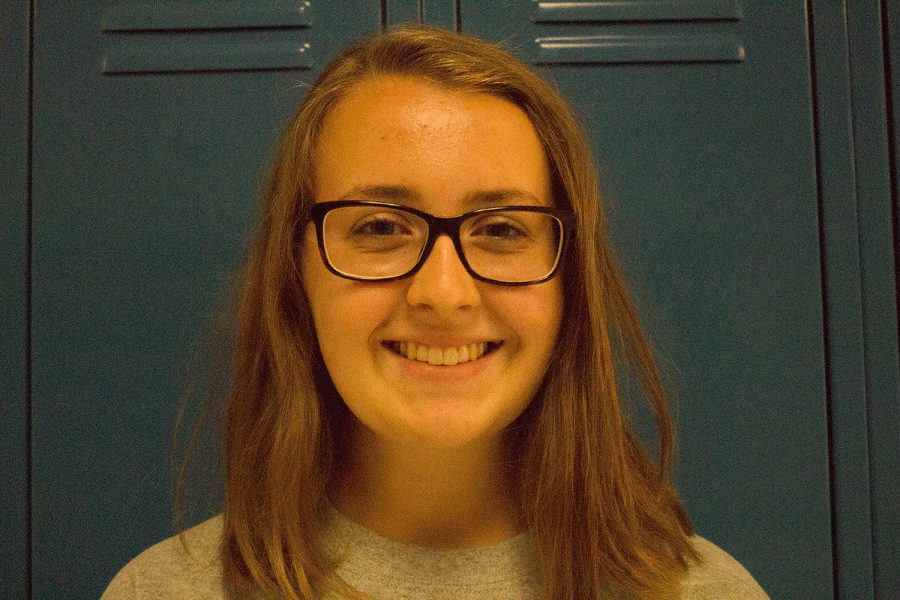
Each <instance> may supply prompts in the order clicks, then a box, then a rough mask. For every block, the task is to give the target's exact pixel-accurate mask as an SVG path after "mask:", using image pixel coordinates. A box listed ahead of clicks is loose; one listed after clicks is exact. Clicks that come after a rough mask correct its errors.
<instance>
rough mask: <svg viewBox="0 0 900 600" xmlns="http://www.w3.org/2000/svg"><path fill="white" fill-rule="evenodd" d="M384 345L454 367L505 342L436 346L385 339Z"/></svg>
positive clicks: (412, 357) (418, 358)
mask: <svg viewBox="0 0 900 600" xmlns="http://www.w3.org/2000/svg"><path fill="white" fill-rule="evenodd" d="M381 345H382V346H384V347H385V348H387V349H388V350H390V351H391V352H393V353H394V354H397V355H399V356H402V357H403V358H407V359H409V360H415V361H417V362H424V363H428V364H430V365H443V366H445V367H452V366H453V365H458V364H460V363H466V362H472V361H476V360H478V359H480V358H482V357H484V356H486V355H487V354H490V353H491V352H493V351H495V350H496V349H497V348H499V347H500V346H502V345H503V342H473V343H471V344H466V345H463V346H458V347H456V348H436V347H434V346H426V345H425V344H417V343H415V342H400V341H384V342H382V343H381Z"/></svg>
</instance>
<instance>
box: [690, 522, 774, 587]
mask: <svg viewBox="0 0 900 600" xmlns="http://www.w3.org/2000/svg"><path fill="white" fill-rule="evenodd" d="M691 541H692V543H693V545H694V548H695V549H696V550H697V553H698V554H699V555H700V561H699V562H698V563H697V564H694V565H691V567H690V568H689V569H688V572H687V576H686V578H685V580H684V585H683V586H682V591H681V595H680V596H679V600H768V599H769V597H768V596H767V595H766V593H765V592H764V591H763V589H762V588H761V587H760V585H759V584H758V583H757V582H756V580H755V579H753V576H752V575H750V573H748V572H747V569H745V568H744V567H743V566H741V564H740V563H739V562H738V561H736V560H735V559H734V558H733V557H732V556H731V555H730V554H728V553H727V552H725V551H724V550H722V549H721V548H719V547H718V546H716V545H715V544H713V543H712V542H710V541H708V540H705V539H703V538H701V537H699V536H694V537H693V538H691Z"/></svg>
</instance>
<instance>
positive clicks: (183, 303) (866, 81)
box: [0, 0, 900, 599]
mask: <svg viewBox="0 0 900 600" xmlns="http://www.w3.org/2000/svg"><path fill="white" fill-rule="evenodd" d="M18 4H20V5H21V6H17V7H16V8H17V10H18V11H19V12H17V13H13V12H12V8H10V7H8V6H6V5H3V7H2V8H0V14H2V15H3V16H4V23H9V24H10V25H9V26H8V27H7V28H5V29H4V30H3V31H2V32H0V35H2V40H0V41H2V48H3V61H2V65H0V89H2V93H3V96H2V97H3V99H4V102H5V104H4V112H3V113H2V120H0V126H2V131H0V135H2V136H3V140H4V143H5V145H4V148H5V151H4V153H3V155H2V160H3V163H2V164H3V177H2V179H0V193H2V196H0V201H2V205H0V206H2V212H0V215H2V219H3V226H4V235H3V237H0V245H2V250H3V256H2V257H0V261H2V262H0V277H2V278H3V281H2V283H3V287H2V289H0V299H2V300H3V306H4V312H3V313H2V315H3V321H2V323H3V328H2V332H0V333H2V338H0V344H2V345H0V349H2V350H0V356H2V358H3V363H4V371H3V373H4V375H3V379H2V381H0V386H2V387H0V393H2V395H3V397H2V398H0V401H2V403H3V404H2V412H0V444H2V446H0V450H2V454H0V460H2V464H0V477H2V480H0V481H2V489H0V499H2V500H3V502H2V505H3V508H2V510H3V511H4V512H3V513H2V514H3V518H2V522H0V536H2V537H0V557H2V563H3V564H2V566H0V569H2V571H0V592H2V595H3V596H4V597H22V598H27V597H32V598H35V599H38V598H40V599H43V598H85V597H87V598H90V597H97V596H98V595H99V593H100V592H101V591H102V589H103V587H104V586H105V584H106V583H107V582H108V580H109V578H110V577H111V576H112V574H113V573H114V572H115V571H116V570H117V569H118V568H119V567H121V566H122V565H123V564H124V562H125V561H127V560H128V559H129V558H131V557H132V556H133V555H134V554H136V553H137V552H138V551H139V550H141V549H143V548H144V547H146V546H148V545H149V544H151V543H153V542H155V541H158V540H159V539H161V538H162V537H165V536H167V535H169V534H170V533H171V531H172V528H171V501H170V489H171V481H170V470H169V460H170V455H171V431H172V426H173V423H174V418H175V413H176V411H177V404H178V399H179V397H180V395H181V392H182V390H183V387H184V383H185V381H186V380H187V367H186V360H187V358H189V357H190V351H191V350H192V349H193V347H194V344H195V342H196V340H197V338H198V336H199V333H200V331H201V330H202V328H203V327H204V326H205V325H206V324H207V323H208V321H209V318H210V316H211V314H212V312H213V310H214V307H215V304H216V302H217V300H218V298H219V292H220V290H221V288H222V286H223V284H224V283H225V282H226V280H227V279H228V277H229V275H230V273H231V269H232V267H233V265H234V263H235V261H236V260H237V258H238V256H239V255H240V252H241V250H242V249H243V244H244V242H245V232H246V229H247V227H248V224H249V223H250V222H251V221H252V218H253V212H254V208H255V203H256V193H255V192H256V187H257V185H258V178H259V176H260V174H261V165H263V163H264V162H265V158H266V156H267V153H268V150H269V148H270V146H271V144H272V143H273V141H274V138H275V136H276V135H277V130H278V128H279V126H280V124H281V123H283V121H284V120H285V119H286V118H287V116H288V115H289V114H290V112H291V111H292V109H293V107H294V106H295V104H296V103H297V102H298V101H299V100H300V99H301V98H302V96H303V88H302V85H303V82H308V81H310V80H311V78H312V77H314V75H315V73H316V72H317V70H318V69H319V68H320V67H321V65H322V64H323V63H324V62H325V61H327V59H328V58H330V57H331V56H332V55H333V54H334V52H336V51H337V49H339V48H340V47H342V46H343V45H344V43H345V42H346V41H347V40H348V39H350V38H352V37H355V36H356V35H357V34H360V33H363V32H366V31H373V30H376V29H377V28H378V27H379V26H380V25H381V24H384V23H388V24H390V23H398V22H408V21H417V20H424V21H426V22H430V23H434V24H438V25H441V26H444V27H450V28H452V27H456V28H458V29H461V30H462V31H466V32H469V33H473V34H475V35H478V36H481V37H484V38H486V39H490V40H495V41H501V42H503V43H505V44H506V45H507V47H508V48H509V49H510V50H512V51H513V52H515V53H517V54H519V55H520V56H521V57H523V58H524V59H526V60H528V61H531V62H533V63H534V64H536V65H537V66H538V68H539V70H541V71H542V72H543V73H545V74H546V75H547V76H548V77H549V78H551V79H552V80H553V81H555V82H556V84H557V85H558V87H559V88H560V89H561V91H562V92H563V93H564V94H565V95H566V96H568V97H569V98H571V99H572V100H573V101H574V103H575V105H576V108H577V110H578V111H579V112H580V114H581V115H582V116H583V118H584V121H585V125H586V128H587V130H588V133H589V135H590V137H591V139H592V142H593V145H594V148H595V150H596V152H597V154H598V157H599V159H600V162H601V165H602V167H603V176H604V182H605V184H606V189H607V192H608V194H609V196H610V198H611V217H612V220H613V223H614V225H615V232H616V234H617V241H618V243H619V246H620V247H621V249H622V254H623V256H624V257H627V259H626V260H627V262H626V263H625V264H624V267H625V270H626V273H627V275H628V278H629V280H630V282H631V284H632V288H633V289H634V291H635V292H636V295H637V296H638V299H639V302H640V304H641V305H642V306H643V307H644V308H645V311H644V312H645V315H646V316H647V325H648V328H649V329H650V330H651V332H652V334H653V335H654V337H655V339H656V340H657V346H658V348H659V350H660V353H661V355H662V356H663V358H664V362H665V365H666V366H668V368H669V371H670V379H671V380H672V382H673V383H672V389H673V391H674V392H675V395H676V396H677V399H678V426H679V432H680V434H681V451H680V457H681V460H680V463H679V468H678V473H677V477H678V481H679V483H680V485H681V489H682V493H683V496H684V499H685V502H686V503H687V506H688V508H689V510H690V511H691V513H692V516H693V518H694V520H695V523H696V525H697V527H698V530H699V532H700V533H701V534H703V535H705V536H707V537H709V538H711V539H712V540H713V541H715V542H717V543H719V544H720V545H722V546H723V547H725V548H726V549H727V550H729V551H730V552H732V553H733V554H735V555H736V556H737V557H738V558H739V559H740V560H741V561H742V562H743V563H744V564H745V565H746V566H747V567H748V568H749V569H750V570H751V572H753V573H754V574H755V575H756V576H757V578H758V579H759V580H760V582H761V583H762V584H763V586H764V587H765V588H766V589H767V591H768V592H769V593H770V595H771V596H772V597H773V598H780V597H785V598H799V597H803V598H825V597H835V598H857V597H876V598H894V597H898V595H900V583H898V579H897V577H898V575H897V573H900V562H898V555H900V544H898V543H897V540H898V539H900V525H898V523H900V506H898V504H897V502H896V498H897V494H898V490H900V469H898V462H897V457H898V454H897V453H896V447H897V444H898V442H900V393H898V370H900V366H898V359H897V317H896V315H897V304H896V302H897V294H896V285H897V282H896V275H895V264H896V263H895V261H896V260H897V259H896V255H897V229H898V224H897V208H896V195H897V187H898V185H897V183H896V181H897V169H896V158H895V155H896V131H895V130H896V123H897V116H896V114H897V111H898V109H897V98H898V97H900V94H898V93H897V92H896V91H895V90H894V89H893V86H895V85H896V82H897V81H898V80H900V77H898V75H897V65H898V64H900V57H898V53H897V48H898V45H897V40H898V39H900V35H898V33H897V32H898V31H900V30H898V21H897V19H898V16H900V15H898V14H897V10H896V8H895V7H894V6H893V5H891V3H879V2H877V1H875V0H867V1H866V2H860V3H853V6H852V7H850V10H846V9H845V4H844V3H843V2H837V1H833V0H814V1H813V2H810V3H802V2H780V1H779V2H767V1H763V0H743V1H733V0H704V1H695V0H683V1H682V0H679V1H678V2H656V1H649V0H635V1H633V2H625V3H622V2H566V3H563V2H551V1H546V2H533V1H531V0H504V1H502V2H477V1H474V0H459V1H454V0H382V1H381V2H380V3H379V2H375V1H374V0H354V2H341V3H338V2H309V3H307V2H287V1H286V0H284V1H279V2H267V3H254V2H235V1H225V0H220V1H218V2H212V3H201V2H197V3H193V2H192V3H187V2H185V3H177V4H176V3H157V2H152V1H149V0H146V1H142V0H133V1H131V2H113V1H111V0H106V1H104V2H100V1H96V0H91V1H89V2H85V3H78V5H77V6H76V5H74V4H71V5H63V6H60V5H62V4H63V3H57V2H53V1H52V0H51V1H41V0H37V1H36V2H34V3H33V6H34V9H33V11H34V12H33V14H29V13H28V6H27V5H26V3H18ZM175 6H177V7H178V8H177V9H175V8H172V7H175ZM880 11H881V12H880ZM7 15H8V16H9V18H7ZM29 18H30V19H31V20H32V21H33V27H34V29H33V39H31V40H29V24H28V20H29ZM882 19H884V21H883V23H884V27H882ZM29 47H30V48H31V49H32V51H33V64H32V63H30V62H29V54H28V48H29ZM883 66H885V67H891V68H892V70H891V69H888V70H887V71H885V70H884V69H883ZM885 73H887V75H885ZM892 75H893V76H892ZM29 81H32V82H33V89H29ZM863 99H865V100H863ZM888 107H890V109H891V117H892V118H888V114H887V110H888ZM30 115H33V116H30ZM29 119H32V120H33V125H31V124H30V121H29ZM891 178H893V183H892V181H891ZM636 418H637V419H638V420H639V421H640V420H641V415H640V414H637V415H636ZM28 440H31V446H30V448H27V447H26V446H27V443H28ZM870 473H871V475H870ZM29 501H30V504H28V503H29Z"/></svg>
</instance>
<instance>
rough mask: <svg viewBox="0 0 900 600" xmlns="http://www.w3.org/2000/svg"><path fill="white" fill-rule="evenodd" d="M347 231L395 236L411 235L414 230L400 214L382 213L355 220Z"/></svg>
mask: <svg viewBox="0 0 900 600" xmlns="http://www.w3.org/2000/svg"><path fill="white" fill-rule="evenodd" d="M349 233H350V235H352V236H370V237H397V236H408V235H413V234H414V233H415V232H414V230H413V228H412V227H411V226H410V224H409V223H408V222H407V220H406V219H405V218H404V217H403V216H402V215H399V214H393V213H382V214H377V215H369V216H367V217H365V218H363V219H361V220H359V221H357V222H356V224H355V225H354V226H353V228H352V229H351V230H350V232H349Z"/></svg>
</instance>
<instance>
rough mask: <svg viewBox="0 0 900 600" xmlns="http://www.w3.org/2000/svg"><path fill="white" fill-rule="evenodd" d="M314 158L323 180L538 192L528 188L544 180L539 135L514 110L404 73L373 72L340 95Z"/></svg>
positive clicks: (544, 163)
mask: <svg viewBox="0 0 900 600" xmlns="http://www.w3.org/2000/svg"><path fill="white" fill-rule="evenodd" d="M314 162H315V167H316V180H317V181H318V182H319V183H320V184H322V185H326V183H327V182H330V183H334V180H335V178H339V179H340V182H341V183H342V184H346V185H373V184H378V185H388V184H390V185H410V186H415V185H417V184H429V185H437V184H440V183H441V182H444V183H449V180H456V183H457V184H458V185H469V186H475V185H477V184H479V183H480V184H482V185H484V186H487V187H488V188H506V187H513V188H519V187H522V186H524V187H528V188H532V189H529V190H528V191H529V192H530V193H533V194H535V195H538V194H536V192H535V189H534V188H535V187H536V186H538V187H542V186H545V184H547V181H545V180H548V179H549V176H548V171H549V170H548V167H547V160H546V156H545V153H544V150H543V147H542V144H541V142H540V140H539V138H538V134H537V132H536V131H535V128H534V126H533V125H532V123H531V121H530V120H529V118H528V116H527V115H526V114H525V113H524V112H523V111H522V110H521V109H520V108H519V107H517V106H516V105H514V104H512V103H511V102H509V101H507V100H505V99H503V98H500V97H498V96H493V95H490V94H486V93H479V92H469V91H459V90H455V89H448V88H446V87H443V86H439V85H436V84H434V83H431V82H429V81H427V80H425V79H422V78H417V77H406V76H379V77H372V78H369V79H366V80H363V81H362V82H360V83H358V84H357V85H355V86H354V87H353V88H352V89H351V90H350V91H349V92H348V93H347V94H346V95H345V96H343V97H342V98H341V99H340V100H339V101H338V102H337V103H336V104H335V106H334V107H333V108H332V109H331V111H330V113H329V114H328V115H327V116H326V118H325V121H324V123H323V127H322V130H321V134H320V137H319V140H318V143H317V147H316V155H315V161H314ZM538 179H540V180H541V181H536V180H538ZM350 180H353V181H352V182H351V181H350ZM445 187H446V186H445ZM448 189H449V188H448ZM319 191H324V190H319ZM444 191H448V190H444ZM470 191H471V190H470ZM540 191H541V193H543V192H544V191H545V190H544V189H541V190H540ZM317 195H319V194H317ZM324 199H326V198H321V197H320V198H319V200H324ZM328 199H335V198H333V197H332V198H328Z"/></svg>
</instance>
